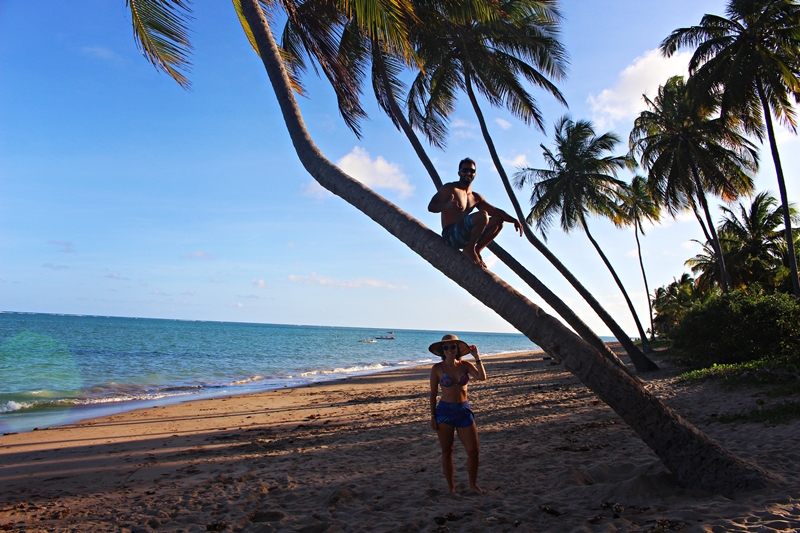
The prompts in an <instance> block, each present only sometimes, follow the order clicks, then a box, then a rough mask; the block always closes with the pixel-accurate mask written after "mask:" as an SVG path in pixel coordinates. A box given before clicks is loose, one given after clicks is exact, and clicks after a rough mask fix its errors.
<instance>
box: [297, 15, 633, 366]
mask: <svg viewBox="0 0 800 533" xmlns="http://www.w3.org/2000/svg"><path fill="white" fill-rule="evenodd" d="M490 7H491V4H486V3H483V2H479V3H478V6H471V5H469V4H468V3H465V5H463V6H461V11H462V13H464V12H469V13H471V16H473V17H475V18H481V19H487V18H490V17H491V11H490V10H488V8H490ZM487 10H488V14H487ZM418 24H419V26H422V25H423V24H421V23H418ZM343 28H344V29H343V30H342V32H341V39H340V44H339V54H338V60H339V61H341V63H342V65H343V66H344V70H345V71H346V72H348V73H350V75H351V80H350V81H351V82H352V83H354V85H357V86H358V85H361V84H362V83H363V81H362V80H363V78H364V77H365V76H366V72H367V70H369V71H370V72H371V81H372V87H373V91H374V93H375V97H376V100H377V103H378V106H379V107H380V108H381V109H382V110H383V111H384V112H385V113H386V114H387V115H388V116H389V118H390V119H391V120H392V122H393V123H394V125H395V127H397V128H398V129H400V130H401V131H402V132H403V133H405V135H406V138H407V139H408V140H409V142H410V143H411V145H412V147H413V148H414V151H415V152H416V154H417V157H418V158H419V159H420V161H421V162H422V164H423V166H424V167H425V169H426V170H427V171H428V174H429V176H430V177H431V180H432V181H433V183H434V186H435V187H436V189H437V190H438V189H440V188H441V187H442V180H441V178H440V177H439V174H438V172H437V171H436V168H435V166H434V165H433V162H432V161H431V160H430V158H429V157H428V155H427V153H426V152H425V149H424V148H423V146H422V143H421V142H420V141H419V138H418V137H417V135H416V133H415V132H414V130H413V128H412V127H411V125H410V123H409V122H408V120H407V119H406V117H405V115H404V111H403V108H402V106H401V104H400V102H399V101H398V99H397V96H396V95H398V94H403V92H404V91H405V86H404V84H403V82H402V80H401V79H400V77H399V74H400V73H401V72H402V70H403V69H404V68H405V67H406V66H407V65H406V62H404V61H403V58H402V57H401V56H400V54H398V53H397V52H396V51H392V50H390V49H389V48H388V47H387V46H385V45H383V44H382V43H381V42H380V41H378V40H377V39H375V38H372V39H371V38H369V36H368V35H367V33H366V32H364V31H362V30H360V29H359V28H358V27H357V24H356V23H355V21H354V20H350V21H348V22H346V23H345V24H344V26H343ZM294 31H295V30H294V29H293V28H291V27H290V24H289V23H287V26H286V28H285V30H284V42H286V41H291V40H292V39H287V37H286V35H287V33H289V34H290V33H292V32H294ZM416 31H421V30H420V29H419V28H417V30H416ZM283 48H284V50H285V49H286V48H287V47H286V46H284V47H283ZM292 50H293V53H292V57H298V56H299V55H300V52H301V50H300V49H298V48H297V47H292ZM312 57H316V55H314V54H312ZM416 59H417V58H416V57H415V60H416ZM370 67H371V68H370ZM339 103H340V106H341V105H342V100H341V99H340V100H339ZM341 112H342V115H343V116H344V115H345V113H346V112H347V111H346V109H342V110H341ZM489 249H490V250H491V251H492V253H494V254H495V256H496V257H497V258H498V259H500V261H502V262H503V263H504V264H505V265H506V266H508V267H509V268H510V269H511V270H512V271H513V272H514V273H516V274H517V275H518V276H519V277H520V278H521V279H522V280H523V281H524V282H525V283H527V284H528V285H529V286H530V287H531V288H532V289H533V290H534V291H535V292H536V293H537V294H538V295H540V296H541V297H542V299H543V300H544V301H545V302H547V304H548V305H550V307H552V308H553V310H554V311H556V312H557V313H558V314H559V315H560V316H561V317H562V318H563V319H564V320H565V321H566V322H567V323H568V324H569V325H570V326H571V327H572V328H573V329H574V330H575V331H576V332H577V333H578V334H579V335H580V336H581V337H582V338H583V339H584V340H586V341H587V342H588V343H589V344H591V345H592V346H594V347H595V348H596V349H597V350H598V351H600V353H601V354H603V355H604V356H605V357H607V358H608V359H610V360H611V361H612V362H614V363H615V364H617V365H619V366H621V367H622V368H626V367H624V365H623V363H622V362H621V361H620V360H619V358H618V357H617V356H616V355H615V354H614V352H613V351H611V349H610V348H609V347H608V346H607V345H606V344H605V343H604V342H603V341H602V339H600V337H598V336H597V334H596V333H594V332H593V331H592V330H591V329H590V328H589V327H588V326H587V325H586V324H585V323H584V322H583V321H582V320H581V319H580V317H578V315H576V314H575V312H574V311H572V309H571V308H570V307H569V306H568V305H567V304H566V303H565V302H564V301H563V300H561V299H560V298H559V297H558V296H557V295H556V294H555V293H553V292H552V291H551V290H550V289H548V288H547V287H546V286H545V285H544V283H542V282H541V281H540V280H539V279H538V278H537V277H536V276H534V274H533V273H532V272H530V271H529V270H528V269H526V268H525V267H524V266H523V265H522V264H521V263H519V261H517V260H516V259H514V257H512V256H511V254H509V253H508V252H506V251H505V250H504V249H503V248H501V247H500V245H499V244H497V243H496V242H494V243H491V244H490V246H489Z"/></svg>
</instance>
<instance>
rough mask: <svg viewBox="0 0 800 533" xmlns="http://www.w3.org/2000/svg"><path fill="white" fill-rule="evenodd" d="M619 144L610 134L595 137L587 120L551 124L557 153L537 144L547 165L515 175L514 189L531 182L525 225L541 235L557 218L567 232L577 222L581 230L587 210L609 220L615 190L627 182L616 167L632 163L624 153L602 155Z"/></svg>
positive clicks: (566, 118) (561, 121) (567, 119)
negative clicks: (620, 177) (529, 208)
mask: <svg viewBox="0 0 800 533" xmlns="http://www.w3.org/2000/svg"><path fill="white" fill-rule="evenodd" d="M619 142H620V139H619V137H617V135H616V134H614V133H611V132H608V133H604V134H602V135H599V136H598V135H596V134H595V131H594V126H593V125H592V123H591V122H590V121H588V120H579V121H577V122H573V121H572V120H571V119H570V118H569V116H567V115H565V116H563V117H561V119H560V120H559V121H558V123H557V124H556V126H555V139H554V145H555V152H553V151H551V150H550V149H548V148H547V147H545V146H544V145H540V146H541V147H542V150H543V155H544V159H545V162H546V163H547V166H548V167H549V168H548V169H535V168H523V169H521V170H520V171H519V172H517V173H516V174H515V175H514V178H515V181H516V185H517V187H520V188H521V187H522V186H523V185H524V184H526V183H530V184H531V186H532V192H531V206H532V208H531V212H530V214H529V215H528V217H527V221H528V223H529V224H532V223H533V222H534V221H535V222H536V229H537V230H538V231H539V232H541V233H542V235H543V236H544V235H545V233H546V231H547V230H548V229H549V228H550V227H551V226H552V224H553V222H554V219H555V218H556V217H558V218H559V224H560V226H561V229H562V230H564V231H565V232H567V233H569V232H570V231H572V230H573V229H574V228H575V226H576V225H579V226H580V227H581V228H583V229H584V230H585V229H586V228H585V224H586V218H587V216H588V215H589V214H599V215H603V216H608V217H611V218H613V217H614V216H615V214H616V208H617V206H616V203H615V202H614V200H615V199H616V197H617V196H616V195H617V191H618V190H619V188H620V187H623V186H624V185H625V182H623V181H621V180H619V179H617V171H618V170H620V169H622V168H624V167H626V166H630V165H631V161H630V159H629V158H628V157H627V156H613V155H605V154H606V153H608V152H611V151H612V150H613V149H614V147H615V146H616V145H617V144H619Z"/></svg>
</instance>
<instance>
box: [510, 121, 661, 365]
mask: <svg viewBox="0 0 800 533" xmlns="http://www.w3.org/2000/svg"><path fill="white" fill-rule="evenodd" d="M619 142H620V139H619V137H617V136H616V134H614V133H610V132H609V133H604V134H602V135H596V134H595V131H594V127H593V125H592V123H591V122H590V121H588V120H579V121H577V122H573V121H572V120H571V119H570V118H569V116H566V115H565V116H563V117H561V119H560V120H559V121H558V122H557V123H556V126H555V139H554V143H555V153H554V152H552V151H550V149H549V148H547V147H545V146H544V145H541V147H542V150H544V159H545V162H546V163H547V166H548V167H549V169H536V168H523V169H521V170H520V171H519V172H517V173H516V174H515V178H516V182H517V186H519V187H522V186H523V185H525V184H526V183H529V184H531V188H532V192H531V211H530V213H529V214H528V216H527V221H528V223H529V224H533V223H535V224H536V229H537V230H539V232H540V233H541V234H542V235H543V236H544V235H545V234H546V232H547V230H548V229H549V228H550V227H551V226H552V225H553V221H554V219H556V218H558V219H559V225H560V226H561V229H562V230H564V232H565V233H569V232H570V231H572V230H574V229H575V227H576V226H577V227H580V228H581V229H582V230H583V231H584V232H585V233H586V236H587V237H588V238H589V241H590V242H591V243H592V246H594V249H595V250H597V253H598V254H599V255H600V258H601V259H602V260H603V263H605V265H606V267H607V268H608V271H609V272H611V276H612V277H613V278H614V281H615V282H616V284H617V287H619V290H620V292H621V293H622V296H623V297H624V298H625V302H626V303H627V304H628V309H629V310H630V312H631V316H632V317H633V320H634V322H635V323H636V328H637V329H638V330H639V337H640V338H641V339H642V346H643V347H644V348H645V351H648V348H649V344H648V342H647V335H646V333H645V331H644V328H643V327H642V324H641V322H640V321H639V317H638V315H637V314H636V310H635V309H634V308H633V302H631V299H630V297H629V296H628V292H627V291H626V290H625V287H624V285H623V284H622V280H620V279H619V276H618V275H617V273H616V271H615V270H614V267H613V266H611V262H610V261H609V260H608V257H606V255H605V254H604V253H603V250H602V249H601V248H600V245H599V244H598V243H597V241H596V240H595V239H594V237H593V236H592V234H591V232H590V231H589V224H588V221H587V219H588V217H589V215H592V214H595V215H600V216H605V217H608V218H611V219H614V218H615V217H617V216H618V212H617V204H616V199H617V191H618V190H619V189H620V188H621V187H624V186H625V182H623V181H621V180H619V179H617V171H618V170H620V169H622V168H625V167H628V166H630V165H631V161H630V159H629V158H628V157H627V156H612V155H605V154H607V153H609V152H611V151H613V150H614V147H615V146H616V145H617V144H619ZM650 351H652V349H650Z"/></svg>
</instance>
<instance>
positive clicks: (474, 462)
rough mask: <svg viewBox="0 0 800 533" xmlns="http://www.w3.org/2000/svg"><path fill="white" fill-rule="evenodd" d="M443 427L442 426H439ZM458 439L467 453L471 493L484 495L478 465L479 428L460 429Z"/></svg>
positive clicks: (473, 425) (474, 426)
mask: <svg viewBox="0 0 800 533" xmlns="http://www.w3.org/2000/svg"><path fill="white" fill-rule="evenodd" d="M439 425H440V426H441V424H439ZM458 439H459V440H460V441H461V444H463V445H464V449H465V450H466V451H467V474H468V475H469V491H470V492H474V493H475V494H483V489H482V488H480V487H479V486H478V465H479V463H480V444H479V443H478V426H476V425H475V424H472V425H471V426H469V427H465V428H458Z"/></svg>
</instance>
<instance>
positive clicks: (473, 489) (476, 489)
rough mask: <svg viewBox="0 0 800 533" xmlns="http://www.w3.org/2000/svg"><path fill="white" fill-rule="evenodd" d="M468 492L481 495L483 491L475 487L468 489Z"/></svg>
mask: <svg viewBox="0 0 800 533" xmlns="http://www.w3.org/2000/svg"><path fill="white" fill-rule="evenodd" d="M469 491H470V492H471V493H473V494H483V489H482V488H480V487H479V486H478V485H475V486H474V487H470V488H469Z"/></svg>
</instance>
